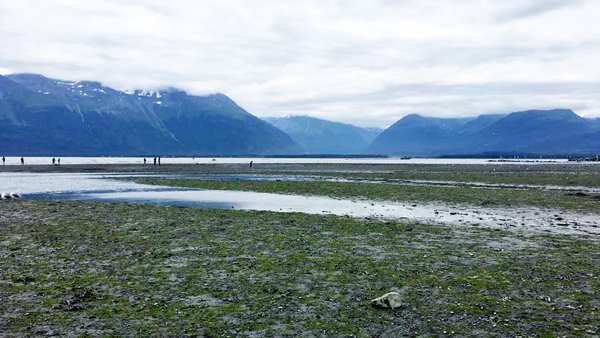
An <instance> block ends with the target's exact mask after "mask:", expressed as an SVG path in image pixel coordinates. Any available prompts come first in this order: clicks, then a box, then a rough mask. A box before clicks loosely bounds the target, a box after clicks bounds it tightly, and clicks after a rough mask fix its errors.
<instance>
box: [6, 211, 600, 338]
mask: <svg viewBox="0 0 600 338" xmlns="http://www.w3.org/2000/svg"><path fill="white" fill-rule="evenodd" d="M0 229H1V232H0V257H1V259H0V271H1V273H0V336H52V335H57V336H75V337H77V336H81V337H86V336H249V337H261V336H307V337H308V336H362V337H372V336H388V337H397V336H402V335H406V336H419V335H422V336H447V335H448V336H449V335H456V336H486V337H487V336H595V335H598V334H600V326H599V325H600V310H599V307H600V301H599V300H598V294H600V280H599V277H600V243H599V241H598V238H597V237H594V236H582V235H569V236H561V235H553V234H542V235H539V234H538V235H532V234H527V233H526V232H522V233H520V232H508V231H498V230H491V229H484V228H479V227H465V226H462V227H449V226H435V225H428V224H399V223H395V222H381V221H376V220H369V219H352V218H348V217H337V216H317V215H306V214H283V213H271V212H252V211H232V210H204V209H195V208H180V207H157V206H144V205H132V204H109V203H87V202H58V201H11V202H6V203H0ZM389 291H397V292H399V293H400V294H401V295H402V296H403V298H404V305H403V306H402V307H401V308H399V309H396V310H384V309H377V308H374V307H372V306H371V305H370V303H369V300H370V299H372V298H375V297H377V296H380V295H382V294H384V293H386V292H389Z"/></svg>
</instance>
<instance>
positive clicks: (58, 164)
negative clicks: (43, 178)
mask: <svg viewBox="0 0 600 338" xmlns="http://www.w3.org/2000/svg"><path fill="white" fill-rule="evenodd" d="M58 165H60V157H59V158H58Z"/></svg>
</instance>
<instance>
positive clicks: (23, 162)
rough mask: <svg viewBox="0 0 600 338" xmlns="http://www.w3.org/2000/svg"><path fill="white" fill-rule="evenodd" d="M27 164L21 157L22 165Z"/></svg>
mask: <svg viewBox="0 0 600 338" xmlns="http://www.w3.org/2000/svg"><path fill="white" fill-rule="evenodd" d="M24 164H25V159H24V158H23V157H22V156H21V165H24Z"/></svg>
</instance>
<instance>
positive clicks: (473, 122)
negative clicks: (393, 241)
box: [368, 109, 600, 156]
mask: <svg viewBox="0 0 600 338" xmlns="http://www.w3.org/2000/svg"><path fill="white" fill-rule="evenodd" d="M368 152H370V153H379V154H387V155H397V156H441V155H466V154H538V155H559V154H560V155H576V154H582V155H587V154H597V153H600V124H599V123H598V119H585V118H582V117H580V116H579V115H577V114H575V113H574V112H573V111H572V110H569V109H554V110H528V111H523V112H515V113H511V114H508V115H481V116H479V117H477V118H471V119H439V118H428V117H423V116H420V115H416V114H411V115H407V116H405V117H404V118H402V119H400V120H399V121H398V122H396V123H394V124H393V125H392V126H390V127H389V128H388V129H386V130H385V131H384V132H383V133H381V135H379V136H378V137H377V138H376V139H375V140H374V141H373V143H371V145H370V146H369V148H368Z"/></svg>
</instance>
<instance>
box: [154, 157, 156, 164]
mask: <svg viewBox="0 0 600 338" xmlns="http://www.w3.org/2000/svg"><path fill="white" fill-rule="evenodd" d="M154 165H156V157H154Z"/></svg>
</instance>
